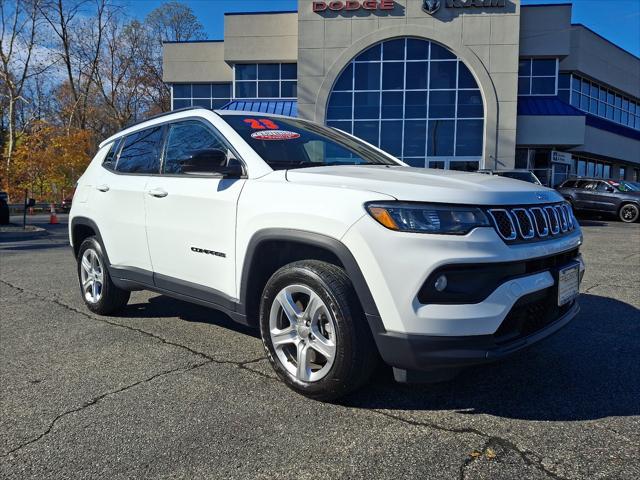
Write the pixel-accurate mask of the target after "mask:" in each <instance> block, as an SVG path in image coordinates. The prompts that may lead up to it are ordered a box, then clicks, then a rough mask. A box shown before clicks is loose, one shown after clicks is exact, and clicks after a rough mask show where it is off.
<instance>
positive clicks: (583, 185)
mask: <svg viewBox="0 0 640 480" xmlns="http://www.w3.org/2000/svg"><path fill="white" fill-rule="evenodd" d="M587 185H591V182H590V181H588V180H581V181H579V182H577V183H576V188H582V189H583V190H584V189H585V188H587Z"/></svg>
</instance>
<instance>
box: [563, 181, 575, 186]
mask: <svg viewBox="0 0 640 480" xmlns="http://www.w3.org/2000/svg"><path fill="white" fill-rule="evenodd" d="M576 183H577V182H576V181H575V180H567V181H566V182H564V183H563V184H562V188H575V186H576Z"/></svg>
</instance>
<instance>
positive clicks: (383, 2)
mask: <svg viewBox="0 0 640 480" xmlns="http://www.w3.org/2000/svg"><path fill="white" fill-rule="evenodd" d="M394 7H395V2H394V1H393V0H380V1H377V0H363V1H358V0H344V1H341V0H336V1H329V2H313V11H314V12H316V13H320V12H324V11H326V10H330V11H332V12H341V11H348V12H352V11H354V10H393V9H394Z"/></svg>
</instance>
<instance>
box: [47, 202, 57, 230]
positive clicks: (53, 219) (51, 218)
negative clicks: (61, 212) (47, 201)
mask: <svg viewBox="0 0 640 480" xmlns="http://www.w3.org/2000/svg"><path fill="white" fill-rule="evenodd" d="M57 223H58V216H57V215H56V207H55V206H54V205H53V203H52V204H51V215H49V224H50V225H56V224H57Z"/></svg>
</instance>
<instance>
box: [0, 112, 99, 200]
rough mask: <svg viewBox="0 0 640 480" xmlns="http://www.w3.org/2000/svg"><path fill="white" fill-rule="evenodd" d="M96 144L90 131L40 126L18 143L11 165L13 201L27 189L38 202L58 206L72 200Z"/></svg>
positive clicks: (22, 137) (10, 187)
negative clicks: (61, 201) (68, 199)
mask: <svg viewBox="0 0 640 480" xmlns="http://www.w3.org/2000/svg"><path fill="white" fill-rule="evenodd" d="M92 146H93V142H92V138H91V132H90V131H88V130H71V131H69V132H67V131H66V129H64V128H62V127H59V126H55V125H50V124H48V123H45V122H40V123H37V124H36V125H34V127H33V128H32V129H31V131H30V132H29V133H25V134H23V135H22V136H21V137H20V139H19V140H18V145H17V147H16V150H15V154H14V158H13V161H12V165H11V173H10V178H11V185H10V186H9V189H10V191H9V194H10V196H11V198H12V199H18V198H19V199H21V198H22V197H23V194H24V189H27V190H29V192H31V196H32V197H34V198H36V199H37V200H38V201H47V202H49V201H56V202H59V201H60V200H62V199H63V198H64V197H66V196H69V195H70V194H71V192H72V190H73V187H74V185H75V182H76V181H77V180H78V178H79V177H80V175H82V173H83V172H84V169H85V168H86V167H87V165H88V164H89V161H90V160H91V150H92Z"/></svg>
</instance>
